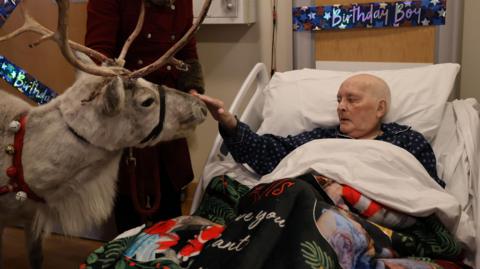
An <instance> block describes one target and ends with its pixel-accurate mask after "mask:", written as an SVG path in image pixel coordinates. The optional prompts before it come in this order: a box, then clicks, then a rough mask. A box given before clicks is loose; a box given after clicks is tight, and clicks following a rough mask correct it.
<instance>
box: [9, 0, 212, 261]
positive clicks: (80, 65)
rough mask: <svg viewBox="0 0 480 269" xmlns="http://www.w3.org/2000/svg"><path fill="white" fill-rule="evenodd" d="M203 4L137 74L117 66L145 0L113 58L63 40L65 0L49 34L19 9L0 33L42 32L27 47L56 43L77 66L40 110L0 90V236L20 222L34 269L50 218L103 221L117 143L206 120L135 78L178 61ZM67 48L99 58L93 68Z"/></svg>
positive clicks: (175, 132)
mask: <svg viewBox="0 0 480 269" xmlns="http://www.w3.org/2000/svg"><path fill="white" fill-rule="evenodd" d="M23 2H25V1H23ZM210 2H211V0H206V1H205V3H204V5H203V8H202V11H201V13H200V15H199V19H198V20H196V21H195V23H194V24H193V26H192V27H191V29H189V31H187V33H186V35H185V36H184V37H183V38H181V39H180V40H179V41H178V42H177V43H176V44H175V45H174V46H173V47H172V48H171V49H169V50H168V51H167V52H166V53H165V54H164V55H163V56H162V57H160V58H159V59H158V60H157V61H155V62H154V63H152V64H151V65H149V66H146V67H144V68H142V69H140V70H137V71H135V72H131V71H129V70H127V69H125V68H123V63H124V60H123V59H124V57H125V55H126V53H127V50H128V47H129V46H130V44H131V42H132V41H133V39H134V38H135V37H136V36H137V35H138V33H139V32H140V29H141V27H142V23H143V16H144V11H145V10H144V9H145V5H144V4H142V12H141V14H140V16H139V21H138V24H137V27H136V29H135V30H134V32H133V33H132V35H131V36H130V38H129V39H128V40H127V42H126V43H125V45H124V47H123V49H122V52H121V54H120V56H119V58H118V59H117V60H113V59H108V58H106V57H105V56H104V55H102V54H100V53H98V52H96V51H93V50H91V49H89V48H87V47H84V46H82V45H80V44H77V43H75V42H72V41H69V40H68V37H67V28H68V27H67V26H68V25H67V22H68V17H67V14H68V7H69V1H68V0H57V4H58V13H59V16H58V26H57V31H56V32H55V33H54V32H53V31H50V30H49V29H47V28H45V27H43V26H41V25H40V24H39V23H38V22H36V21H35V20H34V19H33V18H32V17H31V16H30V15H29V14H28V12H27V10H25V9H23V7H22V11H23V14H24V17H25V24H24V25H23V26H22V27H21V28H19V29H17V30H16V31H14V32H12V33H10V34H8V35H6V36H5V37H3V38H1V39H0V41H3V40H6V39H9V38H12V37H14V36H16V35H18V34H21V33H23V32H27V31H30V32H34V33H37V34H40V35H42V37H41V38H40V40H39V41H38V42H36V43H34V44H32V45H38V44H40V43H41V42H43V41H44V40H54V41H55V42H57V43H58V45H59V47H60V49H61V52H62V54H63V55H64V57H65V58H66V59H67V60H68V62H70V63H71V64H72V65H73V66H75V67H76V68H77V69H78V70H80V71H78V74H77V78H76V81H75V82H74V83H73V85H72V86H71V87H69V88H68V89H67V90H66V91H65V92H64V93H63V94H62V95H60V96H59V97H57V98H55V99H53V100H52V101H51V102H49V103H47V104H45V105H42V106H36V107H32V106H30V105H29V104H28V103H26V102H24V101H22V100H21V99H19V98H17V97H14V96H12V95H9V94H7V93H6V92H4V91H0V138H1V139H2V140H1V142H2V145H8V146H7V147H6V152H5V153H4V152H2V153H1V154H0V168H1V169H2V173H0V212H1V214H0V236H1V232H2V230H3V228H4V227H5V225H11V224H20V223H23V224H24V227H25V231H26V241H27V248H28V255H29V262H30V266H31V267H32V268H41V264H42V261H43V255H42V238H43V237H44V235H45V234H47V233H48V232H49V231H51V227H52V225H53V224H56V225H57V224H60V226H61V228H62V229H63V231H64V232H65V233H66V234H72V233H77V232H80V231H82V230H84V229H86V228H88V227H91V226H92V225H99V224H100V223H102V222H103V221H104V220H106V219H107V217H108V216H109V215H110V213H111V211H112V207H113V202H114V197H115V186H116V184H115V183H116V178H117V171H118V166H119V162H120V158H121V154H122V151H123V149H125V148H127V147H147V146H151V145H154V144H156V143H158V142H160V141H165V140H170V139H175V138H178V137H182V136H185V135H187V134H188V133H190V132H191V131H192V130H193V129H194V128H195V126H196V125H198V124H199V123H201V122H202V121H203V120H204V119H205V117H206V113H207V110H206V108H205V106H204V104H203V103H202V102H201V101H199V100H198V99H197V98H195V97H193V96H190V95H188V94H185V93H182V92H179V91H176V90H174V89H170V88H167V87H164V86H160V85H155V84H153V83H150V82H148V81H146V80H144V79H142V78H141V77H143V76H145V75H146V74H148V73H150V72H152V71H153V70H155V69H157V68H159V67H161V66H162V65H164V64H166V63H167V62H169V63H172V64H175V65H180V66H181V67H182V68H185V67H186V66H185V64H184V63H183V62H181V61H179V60H176V59H175V58H173V55H174V54H175V53H176V52H177V51H178V50H179V49H180V48H181V47H182V46H183V45H185V43H186V42H187V41H188V39H189V38H190V37H191V36H192V34H193V33H194V32H195V31H196V30H197V29H198V27H199V25H200V23H201V22H202V20H203V18H205V15H206V12H207V10H208V8H209V6H210ZM22 4H24V3H22ZM72 49H73V50H76V51H80V52H83V53H85V54H86V55H88V56H90V57H92V58H95V59H97V60H99V61H101V62H103V63H104V64H103V65H102V66H98V65H96V64H95V63H94V62H93V61H92V60H91V59H90V57H88V56H86V55H85V54H77V55H75V54H74V53H73V51H72ZM22 140H23V143H21V142H22ZM12 145H13V146H12ZM5 171H6V173H5ZM0 254H1V240H0ZM1 267H2V266H1V255H0V268H1Z"/></svg>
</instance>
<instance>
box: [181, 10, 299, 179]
mask: <svg viewBox="0 0 480 269" xmlns="http://www.w3.org/2000/svg"><path fill="white" fill-rule="evenodd" d="M271 2H272V1H256V4H257V7H256V12H257V19H256V22H255V23H253V24H250V25H202V27H201V28H200V30H199V31H198V33H197V36H196V37H197V42H198V52H199V57H200V62H201V63H202V66H203V71H204V76H205V84H206V94H208V95H210V96H213V97H216V98H219V99H221V100H223V101H224V102H225V104H226V105H227V107H228V106H229V105H230V104H231V103H232V101H233V99H234V97H235V95H236V93H237V91H238V89H239V88H240V86H241V84H242V82H243V80H244V79H245V77H246V76H247V75H248V73H249V71H250V70H251V68H253V66H254V65H255V64H256V63H257V62H263V63H265V64H266V65H267V68H270V64H271V41H272V39H271V37H272V27H273V26H272V25H273V24H272V15H271V14H272V11H271ZM278 5H279V6H278V7H277V13H278V29H282V30H279V31H278V33H277V34H278V36H277V53H276V55H277V61H276V62H277V65H276V66H277V71H285V70H291V69H292V31H291V21H292V20H291V2H290V1H278ZM217 132H218V129H217V124H216V122H215V121H214V120H213V119H212V118H211V117H209V118H208V119H207V121H206V122H205V123H203V124H202V125H200V126H199V127H198V128H197V131H196V132H195V134H194V135H192V136H191V137H189V145H190V154H191V158H192V163H193V168H194V173H195V177H196V179H198V178H199V177H200V176H201V174H202V171H203V166H204V164H205V161H206V159H207V157H208V154H209V151H210V148H211V146H212V144H213V141H214V139H215V136H216V134H217Z"/></svg>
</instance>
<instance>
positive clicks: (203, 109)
mask: <svg viewBox="0 0 480 269" xmlns="http://www.w3.org/2000/svg"><path fill="white" fill-rule="evenodd" d="M200 110H201V111H202V114H203V116H207V114H208V110H207V108H206V107H204V106H202V107H201V108H200Z"/></svg>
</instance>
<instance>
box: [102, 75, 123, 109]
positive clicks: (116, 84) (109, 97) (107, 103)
mask: <svg viewBox="0 0 480 269" xmlns="http://www.w3.org/2000/svg"><path fill="white" fill-rule="evenodd" d="M101 102H102V110H103V113H105V114H106V115H109V116H114V115H116V114H118V113H120V111H122V110H123V107H124V106H125V89H124V86H123V82H122V79H121V78H120V77H114V78H111V80H110V81H109V82H108V83H107V84H106V85H105V86H104V88H103V89H102V98H101Z"/></svg>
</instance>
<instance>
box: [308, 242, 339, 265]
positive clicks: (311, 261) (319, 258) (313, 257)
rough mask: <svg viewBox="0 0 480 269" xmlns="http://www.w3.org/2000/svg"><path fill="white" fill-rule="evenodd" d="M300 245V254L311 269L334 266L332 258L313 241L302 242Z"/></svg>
mask: <svg viewBox="0 0 480 269" xmlns="http://www.w3.org/2000/svg"><path fill="white" fill-rule="evenodd" d="M300 245H301V246H302V255H303V257H304V258H305V263H306V264H308V265H310V267H311V268H312V269H317V268H334V261H333V260H332V258H331V257H330V256H329V255H328V254H327V253H325V252H324V251H323V250H322V248H321V247H320V246H319V245H317V243H316V242H315V241H311V242H303V243H301V244H300Z"/></svg>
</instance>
